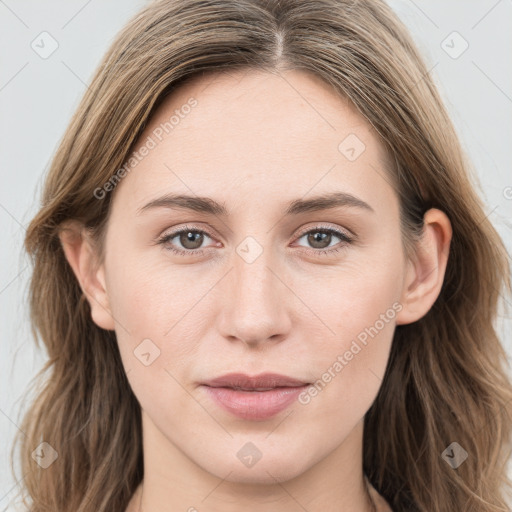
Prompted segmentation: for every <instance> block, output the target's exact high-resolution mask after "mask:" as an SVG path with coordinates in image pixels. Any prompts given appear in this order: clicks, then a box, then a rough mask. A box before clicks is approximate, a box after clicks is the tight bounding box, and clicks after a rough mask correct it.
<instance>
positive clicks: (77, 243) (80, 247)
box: [59, 220, 114, 330]
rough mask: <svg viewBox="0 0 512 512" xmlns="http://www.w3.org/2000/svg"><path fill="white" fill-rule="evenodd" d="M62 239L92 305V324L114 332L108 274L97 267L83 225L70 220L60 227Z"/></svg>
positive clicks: (91, 245) (102, 268)
mask: <svg viewBox="0 0 512 512" xmlns="http://www.w3.org/2000/svg"><path fill="white" fill-rule="evenodd" d="M59 239H60V242H61V245H62V248H63V250H64V254H65V256H66V259H67V261H68V263H69V265H70V266H71V268H72V269H73V272H74V274H75V276H76V278H77V280H78V283H79V285H80V288H81V289H82V291H83V292H84V294H85V296H86V298H87V301H88V302H89V305H90V307H91V316H92V320H93V321H94V323H95V324H96V325H98V327H101V328H103V329H107V330H114V318H113V317H112V313H111V311H110V304H109V300H108V294H107V287H106V284H105V270H104V266H103V265H98V264H97V251H96V250H95V246H94V243H93V240H92V238H91V236H90V234H89V233H88V232H87V230H86V229H85V227H84V225H83V224H82V223H80V222H78V221H75V220H70V221H66V222H64V223H63V224H62V225H61V227H60V232H59Z"/></svg>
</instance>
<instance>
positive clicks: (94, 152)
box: [19, 0, 512, 512]
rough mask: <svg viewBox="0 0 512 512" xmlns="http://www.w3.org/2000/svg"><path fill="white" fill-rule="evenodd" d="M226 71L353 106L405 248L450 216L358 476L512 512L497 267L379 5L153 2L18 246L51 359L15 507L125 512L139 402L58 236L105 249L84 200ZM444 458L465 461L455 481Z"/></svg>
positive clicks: (93, 207)
mask: <svg viewBox="0 0 512 512" xmlns="http://www.w3.org/2000/svg"><path fill="white" fill-rule="evenodd" d="M235 69H247V70H250V69H258V70H265V71H268V72H273V73H279V72H280V70H282V69H302V70H305V71H309V72H311V73H313V74H315V75H316V76H318V77H320V78H321V79H323V80H324V81H325V82H327V83H328V84H331V85H332V86H333V87H334V88H335V90H336V91H339V93H340V95H343V97H346V98H349V99H350V100H351V101H352V102H353V104H354V105H355V106H356V108H357V109H358V111H359V112H360V113H361V114H362V115H363V116H364V117H365V118H366V119H367V120H368V121H369V122H370V123H371V125H373V127H374V128H375V130H376V131H377V133H378V135H379V136H380V137H381V139H382V142H383V144H384V145H385V147H386V149H387V151H388V154H389V156H390V162H392V163H393V165H392V166H391V167H392V168H391V169H390V170H389V172H390V173H391V174H390V175H391V177H392V180H393V182H394V183H395V184H396V191H397V194H398V195H399V198H400V208H401V222H402V230H403V237H404V241H405V242H407V247H408V248H409V251H413V250H414V243H413V242H414V240H416V239H417V237H418V236H419V234H420V233H421V230H422V219H423V214H424V213H425V211H426V210H427V209H428V208H431V207H436V208H439V209H441V210H443V211H444V212H445V213H446V214H447V215H448V217H449V219H450V221H451V223H452V227H453V238H452V243H451V250H450V256H449V261H448V266H447V269H446V274H445V280H444V283H443V287H442V289H441V292H440V295H439V297H438V299H437V301H436V302H435V304H434V305H433V307H432V308H431V310H430V311H429V312H428V313H427V314H426V315H425V316H424V317H423V318H421V319H420V320H418V321H416V322H414V323H412V324H409V325H400V326H398V327H397V328H396V331H395V335H394V339H393V344H392V348H391V354H390V358H389V363H388V367H387V369H386V373H385V376H384V379H383V382H382V385H381V388H380V390H379V393H378V396H377V398H376V400H375V402H374V403H373V404H372V406H371V408H370V410H369V411H368V413H367V414H366V417H365V429H364V460H363V468H364V472H365V473H366V475H367V476H368V478H369V480H370V482H371V483H372V484H373V485H374V486H375V487H376V489H377V490H378V491H379V492H380V493H381V494H382V495H383V496H384V497H385V498H386V499H387V500H388V502H389V503H390V505H391V506H392V508H393V509H394V511H395V512H399V511H408V512H409V511H425V512H427V511H428V512H440V511H449V512H453V511H475V512H477V511H478V512H484V511H485V512H497V511H506V510H508V507H507V504H506V501H505V491H506V490H508V489H509V488H510V486H511V482H510V481H509V479H508V478H507V474H506V464H507V462H508V458H509V455H510V452H511V428H512V423H511V414H510V413H511V405H510V403H511V400H512V386H511V383H510V381H509V379H508V375H507V372H506V368H505V362H506V360H507V359H506V353H505V351H504V348H503V346H502V344H501V343H500V340H499V337H498V335H497V333H496V329H495V325H494V321H495V319H496V317H497V307H498V304H499V299H500V295H501V294H502V293H510V291H511V286H510V268H509V265H508V260H507V254H506V250H505V247H504V245H503V243H502V240H501V239H500V237H499V235H498V234H497V232H496V230H495V229H494V228H493V226H492V224H491V223H490V221H489V219H488V218H487V217H486V214H485V212H484V205H483V203H482V201H481V200H480V198H479V197H478V195H477V194H476V192H475V189H474V185H472V182H471V178H470V173H473V172H474V171H473V170H472V168H471V163H470V162H469V159H468V158H467V156H466V155H465V154H464V153H463V151H462V149H461V145H460V142H459V141H458V138H457V135H456V133H455V130H454V128H453V125H452V123H451V121H450V119H449V117H448V115H447V112H446V110H445V107H444V106H443V103H442V101H441V99H440V97H439V94H438V92H437V90H436V88H435V86H434V84H433V82H432V79H431V77H430V76H429V73H428V70H427V69H426V66H425V64H424V62H423V60H422V58H421V56H420V54H419V52H418V50H417V49H416V47H415V45H414V43H413V41H412V39H411V37H410V35H409V34H408V32H407V30H406V28H405V27H404V26H403V24H402V23H401V22H400V21H399V19H398V18H397V17H396V15H395V14H394V13H393V11H392V10H391V9H390V8H389V6H388V5H386V4H385V3H384V1H383V0H311V1H307V2H302V1H293V0H158V1H155V2H152V3H150V4H148V5H147V6H146V7H145V8H143V9H142V10H141V11H140V12H139V13H138V14H137V15H136V16H135V17H134V18H133V19H132V20H131V21H130V22H129V23H128V24H127V25H126V27H125V28H124V29H123V30H122V31H121V32H120V33H119V35H118V36H117V38H116V39H115V41H114V42H113V44H112V46H111V47H110V49H109V50H108V52H107V53H106V55H105V57H104V59H103V61H102V62H101V64H100V65H99V67H98V69H97V71H96V73H95V76H94V78H93V80H92V83H91V84H90V86H89V87H88V90H87V91H86V93H85V95H84V98H83V100H82V102H81V103H80V105H79V107H78V109H77V111H76V113H75V114H74V116H73V118H72V120H71V123H70V125H69V127H68V129H67V131H66V133H65V135H64V137H63V139H62V141H61V143H60V146H59V148H58V150H57V152H56V154H55V157H54V159H53V162H52V164H51V168H50V170H49V173H48V175H47V177H46V181H45V187H44V191H43V198H42V204H41V208H40V211H39V212H38V214H37V215H36V216H35V218H34V219H33V220H32V222H31V224H30V226H29V228H28V231H27V235H26V249H27V251H28V253H29V254H30V255H31V258H32V263H33V276H32V280H31V284H30V308H31V321H32V325H33V331H34V335H35V336H36V337H38V338H40V339H41V340H42V341H43V342H44V344H45V346H46V349H47V352H48V362H47V364H46V366H45V368H44V369H43V371H42V372H41V374H40V375H38V381H37V382H38V383H39V388H38V390H37V396H36V399H35V400H34V401H33V404H32V405H31V407H30V409H29V410H28V411H27V413H26V415H25V417H24V421H23V424H22V430H24V432H25V434H26V436H24V437H21V436H20V439H19V440H20V441H21V442H20V443H19V445H20V452H21V453H20V457H21V469H22V475H23V479H22V484H21V485H22V493H21V494H22V496H23V501H24V503H26V504H27V506H29V510H30V511H32V512H42V511H51V512H56V511H58V512H89V511H90V512H92V511H94V512H107V511H109V512H110V511H124V510H125V508H126V506H127V504H128V502H129V500H130V497H131V496H132V494H133V492H134V490H135V488H136V487H137V485H138V484H139V483H140V481H141V479H142V478H143V459H142V442H141V415H140V405H139V403H138V402H137V400H136V398H135V396H134V394H133V393H132V391H131V389H130V386H129V383H128V381H127V378H126V375H125V372H124V369H123V365H122V362H121V359H120V355H119V352H118V347H117V343H116V338H115V334H114V333H113V332H111V331H106V330H103V329H101V328H99V327H98V326H96V325H95V324H94V323H93V321H92V320H91V314H90V308H89V305H88V302H87V300H86V299H85V297H84V295H83V294H82V292H81V289H80V286H79V284H78V282H77V280H76V278H75V277H74V274H73V272H72V270H71V268H70V266H69V265H68V263H67V261H66V259H65V256H64V253H63V250H62V247H61V245H60V243H59V238H58V233H59V229H60V227H61V225H62V223H63V221H66V220H68V219H77V220H79V221H80V222H82V223H83V224H84V225H85V226H87V227H88V228H89V229H90V230H91V232H93V233H94V234H95V235H96V236H97V237H98V240H99V241H100V242H101V235H102V233H104V227H105V222H106V219H107V218H108V213H109V207H110V204H111V199H112V194H111V193H108V194H106V195H105V197H103V198H102V199H98V198H97V194H96V195H95V194H94V191H95V190H97V189H98V187H103V186H104V184H105V183H106V182H107V181H108V180H109V179H110V178H111V177H112V176H113V175H114V174H115V173H116V171H118V170H119V169H120V168H121V167H122V166H123V163H124V162H125V161H126V159H127V158H128V157H129V155H130V153H131V151H132V150H133V148H134V147H135V144H136V143H137V140H138V137H139V136H140V135H141V133H142V131H143V129H144V127H145V126H146V125H147V123H148V121H149V119H150V117H151V115H152V113H154V111H155V109H156V108H157V107H158V106H159V105H160V104H161V102H162V100H163V98H164V97H165V96H166V95H168V94H170V93H172V91H173V89H175V88H176V87H177V86H178V85H179V84H183V83H184V82H185V80H187V79H189V78H191V77H193V76H197V75H201V74H204V73H208V72H219V71H224V70H228V71H229V70H235ZM100 245H101V244H100ZM36 342H37V341H36ZM42 441H44V442H47V443H49V445H51V447H53V449H54V450H56V452H57V453H58V458H57V460H56V461H55V462H54V463H53V464H52V465H50V466H49V467H48V468H46V469H43V468H41V467H40V466H39V465H38V464H36V462H34V460H33V457H32V456H31V454H32V452H33V450H34V449H35V448H36V447H37V446H38V445H39V444H40V443H41V442H42ZM453 443H457V445H456V444H453ZM128 446H129V449H127V447H128ZM454 450H455V451H456V452H457V454H459V455H460V454H461V453H467V459H466V460H464V461H463V462H462V463H461V464H460V465H458V467H454V466H453V465H452V464H449V459H450V457H451V458H453V456H454V455H453V454H454V453H455V452H454ZM461 450H464V451H465V452H462V451H461ZM447 455H448V456H447Z"/></svg>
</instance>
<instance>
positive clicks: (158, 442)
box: [126, 413, 375, 512]
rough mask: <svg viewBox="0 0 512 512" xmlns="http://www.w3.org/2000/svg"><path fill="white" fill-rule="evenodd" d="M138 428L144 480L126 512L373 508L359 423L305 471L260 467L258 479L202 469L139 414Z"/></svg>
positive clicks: (340, 511) (366, 510)
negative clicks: (283, 474)
mask: <svg viewBox="0 0 512 512" xmlns="http://www.w3.org/2000/svg"><path fill="white" fill-rule="evenodd" d="M143 432H144V440H143V445H144V481H143V482H142V483H141V485H139V487H138V488H137V490H136V492H135V493H134V495H133V497H132V500H131V501H130V504H129V507H128V508H127V510H126V512H147V511H159V512H165V511H172V510H184V511H187V512H199V511H206V510H207V511H208V512H238V511H239V510H240V509H241V508H242V509H245V508H247V509H249V510H251V512H271V511H275V510H276V508H278V509H279V511H280V512H296V511H297V509H298V508H299V509H300V508H302V509H305V510H308V512H320V511H322V512H325V511H332V512H349V511H354V510H357V511H360V512H374V511H375V505H374V504H373V502H372V499H371V497H370V494H369V492H368V488H367V484H366V480H365V477H364V474H363V471H362V433H363V421H361V422H360V423H358V424H357V426H356V427H355V428H354V430H353V431H352V432H351V433H350V434H349V436H348V437H347V438H346V439H345V441H344V442H343V443H342V444H341V445H340V446H338V447H337V448H336V449H335V450H334V451H332V452H330V453H329V454H328V455H327V456H326V457H325V458H323V459H321V460H320V461H319V462H317V463H316V464H314V465H313V466H312V467H310V468H308V469H306V470H305V471H304V472H301V473H299V474H298V475H297V476H295V477H293V478H290V479H281V478H279V476H278V475H276V474H275V472H272V470H271V469H269V471H266V472H265V471H264V469H263V468H262V467H260V468H259V469H260V474H259V477H258V478H257V480H258V483H254V482H253V481H252V482H251V481H250V482H247V481H241V479H240V478H238V475H236V474H233V473H235V472H234V471H233V472H230V473H229V474H227V475H224V476H217V475H213V474H212V473H210V472H208V471H206V470H205V469H203V468H202V467H201V466H200V465H198V464H196V463H195V462H194V461H192V460H191V459H190V458H189V457H187V456H186V455H185V454H184V453H183V452H182V451H180V450H179V449H178V448H177V447H176V446H175V445H174V444H172V443H171V442H170V441H169V440H168V439H166V438H165V437H164V436H163V435H162V433H161V432H160V431H159V430H158V429H157V428H156V426H155V425H154V424H153V423H152V422H151V421H150V420H149V419H148V418H147V416H145V415H144V413H143ZM149 440H151V442H149ZM262 460H263V459H262ZM262 460H261V461H259V463H261V462H262ZM268 467H269V468H272V465H269V466H268ZM255 468H256V466H254V467H253V468H251V469H255ZM265 474H266V477H262V476H261V475H265ZM254 475H255V477H256V474H255V473H254Z"/></svg>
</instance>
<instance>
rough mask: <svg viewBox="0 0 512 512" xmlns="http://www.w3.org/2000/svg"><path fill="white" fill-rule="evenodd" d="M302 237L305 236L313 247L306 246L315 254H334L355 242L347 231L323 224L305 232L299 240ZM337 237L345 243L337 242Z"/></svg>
mask: <svg viewBox="0 0 512 512" xmlns="http://www.w3.org/2000/svg"><path fill="white" fill-rule="evenodd" d="M301 238H305V239H306V243H308V244H310V246H311V248H309V247H306V249H307V250H308V252H310V253H313V254H334V253H336V252H338V251H340V250H341V249H343V248H345V247H346V246H347V245H348V244H351V243H352V242H353V238H352V237H351V236H349V235H347V234H346V233H344V232H342V231H340V230H338V229H334V228H328V227H323V226H318V227H316V228H314V229H310V230H309V231H306V232H304V233H303V234H302V235H301V236H300V237H299V239H298V240H300V239H301ZM336 238H338V239H339V240H341V242H343V243H342V244H341V245H340V242H336V240H335V239H336ZM332 242H334V244H333V245H331V244H332ZM302 247H303V246H302Z"/></svg>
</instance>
